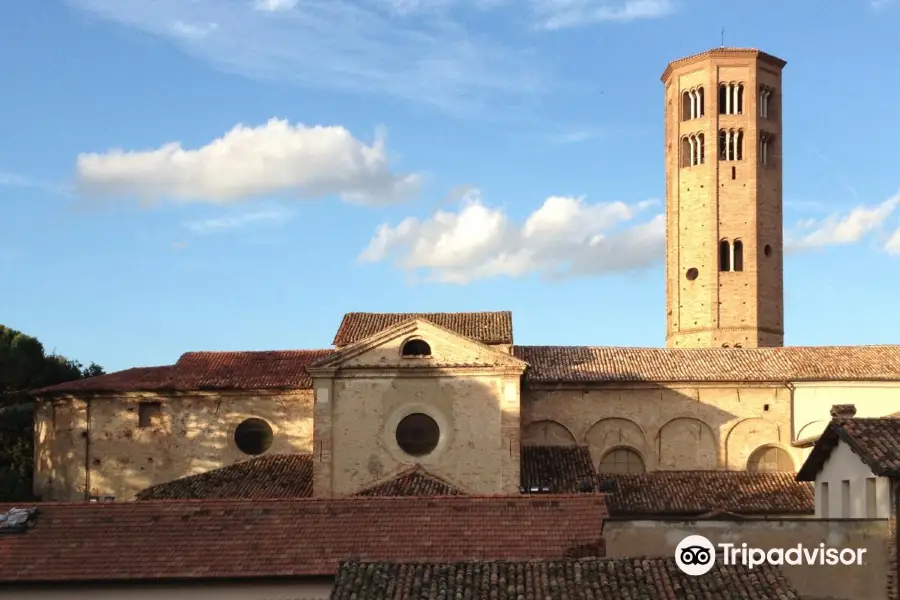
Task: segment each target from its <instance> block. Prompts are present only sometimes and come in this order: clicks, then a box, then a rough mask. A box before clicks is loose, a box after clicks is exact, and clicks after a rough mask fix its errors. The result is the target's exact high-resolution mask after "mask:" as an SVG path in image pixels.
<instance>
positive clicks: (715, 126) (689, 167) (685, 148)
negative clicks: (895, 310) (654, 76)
mask: <svg viewBox="0 0 900 600" xmlns="http://www.w3.org/2000/svg"><path fill="white" fill-rule="evenodd" d="M721 34H722V47H721V48H716V49H713V50H710V51H708V52H703V53H701V54H697V55H694V56H690V57H687V58H683V59H680V60H676V61H674V62H672V63H670V64H669V65H668V67H667V68H666V70H665V72H664V73H663V76H662V81H663V84H664V85H665V89H666V92H665V93H666V110H667V111H668V112H669V113H670V114H667V118H666V228H667V235H666V281H667V283H666V312H667V322H666V345H667V346H669V347H679V348H698V347H700V348H721V347H723V346H727V347H730V348H734V347H743V348H754V347H763V346H781V345H783V343H784V322H783V321H784V302H783V296H784V292H783V268H782V258H781V257H782V247H783V235H782V191H781V190H782V165H781V152H780V150H781V148H780V141H781V110H780V104H781V103H780V99H781V93H780V91H781V89H782V69H783V68H784V66H785V64H786V63H785V61H783V60H781V59H780V58H776V57H775V56H772V55H770V54H766V53H765V52H760V51H759V50H752V49H745V48H729V47H725V45H724V42H725V37H724V36H725V29H724V27H723V28H722V31H721ZM701 90H705V91H706V93H704V94H703V96H702V98H703V101H702V105H701V104H699V102H698V98H700V97H701V96H700V95H699V94H700V93H701V92H700V91H701ZM700 106H702V109H700V108H699V107H700ZM703 140H707V141H708V144H709V145H710V147H709V148H706V150H705V152H704V151H703V148H704V145H703ZM685 273H691V274H692V275H693V276H692V277H686V276H685Z"/></svg>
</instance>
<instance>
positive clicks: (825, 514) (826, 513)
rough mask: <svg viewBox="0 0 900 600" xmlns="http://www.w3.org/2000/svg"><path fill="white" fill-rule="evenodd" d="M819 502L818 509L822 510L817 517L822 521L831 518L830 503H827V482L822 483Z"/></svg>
mask: <svg viewBox="0 0 900 600" xmlns="http://www.w3.org/2000/svg"><path fill="white" fill-rule="evenodd" d="M820 493H821V496H822V498H821V501H820V502H819V507H820V508H821V509H822V514H821V515H819V516H820V517H821V518H823V519H830V518H831V510H830V503H829V502H828V482H827V481H823V482H822V486H821V491H820Z"/></svg>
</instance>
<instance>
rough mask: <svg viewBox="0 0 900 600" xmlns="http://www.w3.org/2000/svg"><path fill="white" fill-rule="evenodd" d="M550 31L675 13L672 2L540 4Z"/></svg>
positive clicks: (567, 0)
mask: <svg viewBox="0 0 900 600" xmlns="http://www.w3.org/2000/svg"><path fill="white" fill-rule="evenodd" d="M535 4H536V11H537V13H538V14H539V15H542V16H543V22H542V26H543V27H544V28H546V29H551V30H555V29H568V28H571V27H580V26H585V25H592V24H595V23H605V22H628V21H637V20H642V19H658V18H661V17H667V16H669V15H670V14H672V13H673V12H675V5H674V3H673V2H672V0H624V2H618V3H617V2H610V1H608V0H537V1H536V2H535Z"/></svg>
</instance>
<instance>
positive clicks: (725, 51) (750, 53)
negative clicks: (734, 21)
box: [660, 48, 787, 83]
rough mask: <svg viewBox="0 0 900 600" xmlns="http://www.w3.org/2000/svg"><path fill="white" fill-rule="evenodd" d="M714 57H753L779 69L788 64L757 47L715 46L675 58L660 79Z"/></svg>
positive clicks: (666, 78) (665, 79)
mask: <svg viewBox="0 0 900 600" xmlns="http://www.w3.org/2000/svg"><path fill="white" fill-rule="evenodd" d="M712 58H753V59H756V60H759V61H762V62H764V63H767V64H770V65H772V66H774V67H776V68H778V69H783V68H784V67H785V65H787V61H786V60H783V59H780V58H778V57H777V56H773V55H772V54H767V53H765V52H762V51H760V50H757V49H755V48H714V49H712V50H707V51H706V52H700V53H699V54H693V55H691V56H686V57H684V58H679V59H678V60H673V61H672V62H670V63H669V64H668V66H667V67H666V70H665V71H663V74H662V76H661V77H660V81H662V82H663V83H665V82H666V81H668V80H669V77H671V76H672V71H674V70H675V69H678V68H680V67H684V66H686V65H690V64H692V63H697V62H701V61H704V60H709V59H712Z"/></svg>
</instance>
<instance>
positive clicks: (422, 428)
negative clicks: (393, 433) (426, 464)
mask: <svg viewBox="0 0 900 600" xmlns="http://www.w3.org/2000/svg"><path fill="white" fill-rule="evenodd" d="M440 439H441V429H440V427H438V424H437V423H436V422H435V420H434V419H432V418H431V417H429V416H428V415H423V414H422V413H413V414H411V415H407V416H405V417H403V420H402V421H400V423H399V424H398V425H397V445H398V446H400V449H401V450H403V451H404V452H406V453H407V454H409V455H410V456H425V455H426V454H430V453H431V452H432V451H433V450H434V449H435V448H437V445H438V440H440Z"/></svg>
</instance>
